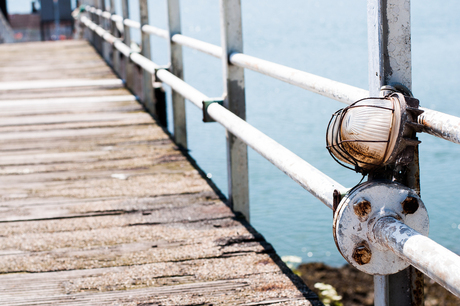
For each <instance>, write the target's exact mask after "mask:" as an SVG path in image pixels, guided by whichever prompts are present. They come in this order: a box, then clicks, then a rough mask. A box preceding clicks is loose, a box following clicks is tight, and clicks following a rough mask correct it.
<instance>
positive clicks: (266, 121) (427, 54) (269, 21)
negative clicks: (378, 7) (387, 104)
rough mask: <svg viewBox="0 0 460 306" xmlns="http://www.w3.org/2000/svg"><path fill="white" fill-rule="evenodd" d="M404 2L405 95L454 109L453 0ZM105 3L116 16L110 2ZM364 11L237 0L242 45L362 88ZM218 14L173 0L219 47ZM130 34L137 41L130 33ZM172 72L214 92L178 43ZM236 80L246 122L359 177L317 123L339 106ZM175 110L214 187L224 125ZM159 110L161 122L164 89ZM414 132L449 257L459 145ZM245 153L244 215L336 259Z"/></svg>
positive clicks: (341, 173)
mask: <svg viewBox="0 0 460 306" xmlns="http://www.w3.org/2000/svg"><path fill="white" fill-rule="evenodd" d="M9 2H15V3H19V1H18V2H16V1H9ZM107 2H108V1H107ZM411 2H412V3H411V13H412V15H411V18H412V79H413V93H414V95H415V97H416V98H418V99H420V103H421V105H422V106H424V107H427V108H430V109H434V110H438V111H442V112H446V113H449V114H452V115H456V116H460V103H459V102H458V100H459V98H458V96H459V95H458V92H457V90H458V89H459V87H460V86H459V85H460V19H459V18H458V16H459V15H460V2H458V1H454V0H446V1H442V2H435V1H428V0H417V1H411ZM149 5H150V7H149V10H150V20H151V22H150V23H151V24H152V25H154V26H157V27H160V28H163V29H166V28H167V26H166V25H167V21H166V1H165V0H149ZM116 8H117V12H118V13H121V1H116ZM366 12H367V7H366V1H364V0H353V1H339V0H322V1H318V0H283V1H274V0H242V18H243V40H244V53H246V54H249V55H252V56H255V57H258V58H261V59H265V60H269V61H272V62H275V63H279V64H283V65H286V66H289V67H293V68H296V69H299V70H302V71H306V72H310V73H313V74H317V75H319V76H323V77H327V78H330V79H332V80H336V81H339V82H343V83H347V84H350V85H353V86H357V87H360V88H368V72H367V64H368V55H367V16H366ZM130 14H131V18H132V19H135V20H138V19H139V11H138V1H135V0H130ZM219 15H220V11H219V1H217V0H182V1H181V22H182V32H183V34H185V35H187V36H190V37H193V38H197V39H200V40H203V41H206V42H209V43H212V44H216V45H220V19H219ZM132 34H133V37H134V38H135V39H136V40H137V41H139V37H140V36H139V33H138V31H135V30H133V32H132ZM152 56H153V60H154V61H155V62H156V63H158V64H167V63H168V61H169V60H168V44H167V42H166V41H164V40H163V39H160V38H156V37H154V36H152ZM184 72H185V81H186V82H188V83H189V84H191V85H192V86H194V87H196V88H197V89H198V90H200V91H202V92H203V93H205V94H206V95H207V96H209V97H218V96H221V94H222V87H223V86H222V84H223V81H222V64H221V61H220V60H219V59H216V58H213V57H210V56H208V55H206V54H202V53H200V52H198V51H194V50H190V49H188V48H185V47H184ZM245 84H246V105H247V121H248V122H249V123H250V124H252V125H254V126H255V127H256V128H258V129H260V130H261V131H262V132H264V133H265V134H267V135H268V136H270V137H272V138H273V139H275V140H276V141H278V142H279V143H281V144H282V145H284V146H285V147H287V148H288V149H290V150H291V151H293V152H294V153H296V154H297V155H299V156H300V157H302V158H303V159H305V160H306V161H308V162H309V163H311V164H312V165H313V166H315V167H316V168H318V169H319V170H321V171H322V172H324V173H326V174H327V175H329V176H331V177H332V178H333V179H335V180H337V181H338V182H339V183H341V184H342V185H344V186H347V187H352V186H354V185H355V184H357V183H358V182H359V181H360V179H361V175H359V174H357V173H354V172H353V171H350V170H347V169H344V168H342V167H341V166H339V165H338V164H337V163H335V162H334V161H333V160H332V158H331V157H330V156H329V154H328V152H327V150H326V149H325V133H326V127H327V123H328V121H329V119H330V117H331V114H332V113H333V112H335V111H336V110H337V109H339V108H342V107H344V106H345V105H344V104H341V103H339V102H337V101H334V100H330V99H327V98H324V97H321V96H319V95H316V94H313V93H310V92H308V91H306V90H304V89H300V88H297V87H294V86H292V85H289V84H285V83H283V82H281V81H278V80H275V79H272V78H269V77H267V76H264V75H261V74H258V73H255V72H252V71H249V70H246V72H245ZM165 87H166V89H167V90H168V91H169V88H167V86H165ZM186 109H187V131H188V143H189V149H190V154H191V156H192V157H193V158H194V159H195V160H196V161H197V162H198V164H199V165H200V167H201V168H202V169H203V170H204V171H205V172H206V173H207V174H208V177H210V178H211V180H213V181H214V183H215V184H217V186H218V187H219V188H220V189H221V190H222V192H223V193H224V194H226V193H227V172H226V148H225V131H224V129H223V128H222V127H221V126H220V125H219V124H218V123H207V124H204V123H202V121H201V116H202V114H201V111H200V110H198V109H197V108H196V107H195V106H194V105H192V104H191V103H188V104H187V106H186ZM168 114H169V124H168V128H169V130H171V129H172V116H171V101H170V97H169V96H168ZM419 139H420V140H421V141H422V144H421V145H420V166H421V188H422V190H421V192H422V199H423V201H424V203H425V205H426V207H427V209H428V212H429V215H430V237H431V238H432V239H434V240H435V241H437V242H438V243H440V244H442V245H444V246H446V247H447V248H449V249H450V250H452V251H454V252H456V253H460V201H459V200H458V197H457V192H458V190H459V189H457V188H459V187H458V185H459V184H460V145H458V144H453V143H450V142H448V141H445V140H441V139H438V138H435V137H433V136H431V135H427V134H420V135H419ZM248 155H249V183H250V186H249V188H250V203H251V204H250V205H251V223H252V225H253V226H254V227H255V228H256V229H257V230H258V231H259V232H260V233H262V234H263V235H264V236H265V238H266V239H267V240H268V241H269V242H270V243H271V244H272V245H273V246H274V247H275V249H276V251H277V252H278V254H280V255H296V256H299V257H301V258H302V260H303V261H304V262H311V261H323V262H325V263H327V264H330V265H334V266H339V265H341V264H343V263H345V261H344V259H343V258H342V256H341V255H340V254H339V252H338V251H337V249H336V247H335V244H334V240H333V238H332V212H331V210H330V209H329V208H327V207H326V206H325V205H324V204H322V203H321V202H320V201H319V200H317V199H316V198H314V197H313V196H311V195H310V194H309V193H308V192H307V191H306V190H304V189H303V188H301V187H300V186H298V185H297V184H296V183H294V182H293V181H292V180H291V179H289V178H288V177H287V176H286V175H285V174H283V173H282V172H281V171H280V170H278V169H277V168H276V167H274V166H273V165H272V164H270V163H269V162H268V161H266V160H265V159H264V158H262V157H261V156H259V155H258V154H257V153H255V152H254V151H252V150H251V149H249V153H248Z"/></svg>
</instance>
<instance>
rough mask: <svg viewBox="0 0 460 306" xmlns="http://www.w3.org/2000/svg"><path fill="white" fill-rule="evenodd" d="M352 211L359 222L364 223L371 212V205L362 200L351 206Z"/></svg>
mask: <svg viewBox="0 0 460 306" xmlns="http://www.w3.org/2000/svg"><path fill="white" fill-rule="evenodd" d="M353 211H354V212H355V215H356V216H357V217H358V219H359V221H361V222H364V221H366V220H367V219H368V218H369V214H370V213H371V211H372V206H371V203H370V202H369V201H367V200H362V201H360V202H358V203H356V204H354V205H353Z"/></svg>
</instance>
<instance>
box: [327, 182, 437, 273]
mask: <svg viewBox="0 0 460 306" xmlns="http://www.w3.org/2000/svg"><path fill="white" fill-rule="evenodd" d="M408 198H409V199H410V200H408ZM406 200H407V201H408V202H410V203H409V204H407V206H408V207H406V209H411V213H408V212H407V211H405V210H404V208H405V205H402V204H401V203H404V201H406ZM413 201H415V202H417V207H418V209H417V210H416V211H414V209H413V208H414V207H415V204H414V203H413ZM385 216H392V217H395V218H397V219H398V220H401V221H403V222H404V223H406V224H407V225H408V226H411V227H413V228H416V229H417V230H418V231H419V232H421V233H423V234H424V235H428V226H429V223H428V214H427V211H426V209H425V206H424V205H423V202H422V201H421V199H420V198H419V197H418V196H417V194H415V192H414V191H413V190H411V189H409V188H407V187H405V186H404V185H402V184H399V183H395V182H368V183H364V184H362V185H359V186H358V187H355V188H354V189H353V190H352V191H351V193H350V194H348V195H346V196H345V197H344V198H343V199H342V201H341V203H340V205H339V207H338V209H337V211H336V213H335V214H334V223H333V228H334V239H335V241H336V244H337V247H338V248H339V251H340V252H341V254H342V255H343V256H344V258H345V259H346V260H347V261H348V262H349V263H350V264H351V265H353V266H354V267H356V268H357V269H359V270H361V271H363V272H365V273H368V274H373V275H375V274H378V275H387V274H393V273H396V272H399V271H401V270H403V269H405V268H407V267H408V265H409V263H408V262H407V261H406V260H404V259H403V258H399V257H398V256H397V255H395V254H394V253H393V252H392V251H390V250H389V249H387V248H384V247H381V246H380V245H379V244H376V241H375V239H374V237H373V228H374V225H375V223H376V222H378V220H379V219H381V218H383V217H385Z"/></svg>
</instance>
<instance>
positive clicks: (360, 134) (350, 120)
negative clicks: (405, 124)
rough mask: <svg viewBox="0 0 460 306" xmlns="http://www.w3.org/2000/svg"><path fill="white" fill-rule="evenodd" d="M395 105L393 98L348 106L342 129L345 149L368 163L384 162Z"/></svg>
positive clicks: (366, 101) (368, 100) (365, 101)
mask: <svg viewBox="0 0 460 306" xmlns="http://www.w3.org/2000/svg"><path fill="white" fill-rule="evenodd" d="M393 108H394V106H393V101H392V100H387V99H385V100H383V99H366V100H364V101H360V102H358V103H356V104H355V105H354V106H353V107H351V108H350V109H348V111H347V112H346V113H345V115H344V117H343V120H342V125H341V130H340V133H341V138H342V141H343V147H344V149H346V150H347V152H348V153H349V154H350V155H352V156H353V157H354V158H356V159H357V160H359V161H362V162H364V163H369V164H379V163H382V162H384V161H385V160H384V159H385V155H386V154H385V153H386V152H387V146H388V140H389V136H390V132H391V126H392V124H393V112H392V109H393Z"/></svg>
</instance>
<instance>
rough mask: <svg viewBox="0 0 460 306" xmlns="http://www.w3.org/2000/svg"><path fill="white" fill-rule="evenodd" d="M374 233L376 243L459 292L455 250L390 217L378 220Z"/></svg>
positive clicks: (459, 265)
mask: <svg viewBox="0 0 460 306" xmlns="http://www.w3.org/2000/svg"><path fill="white" fill-rule="evenodd" d="M373 233H374V235H375V238H376V241H377V242H378V243H379V244H381V245H382V246H384V247H387V248H389V249H391V250H392V251H393V252H394V253H395V254H397V255H398V256H400V257H401V258H404V259H405V260H407V261H408V262H410V263H411V264H412V265H413V266H414V267H416V268H417V269H419V270H420V271H422V272H423V273H425V274H426V275H428V276H429V277H430V278H432V279H433V280H435V281H436V282H438V283H439V284H440V285H442V286H443V287H444V288H446V289H447V290H449V291H450V292H452V293H453V294H455V295H456V296H460V257H459V256H458V255H457V254H454V253H453V252H451V251H449V250H448V249H446V248H444V247H443V246H441V245H439V244H437V243H436V242H434V241H433V240H431V239H429V238H428V237H426V236H425V235H422V234H420V233H419V232H417V231H416V230H414V229H412V228H410V227H408V226H407V225H405V224H404V223H402V222H401V221H399V220H397V219H395V218H393V217H384V218H381V219H380V220H379V221H377V223H376V224H375V227H374V230H373ZM418 287H420V286H418Z"/></svg>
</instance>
